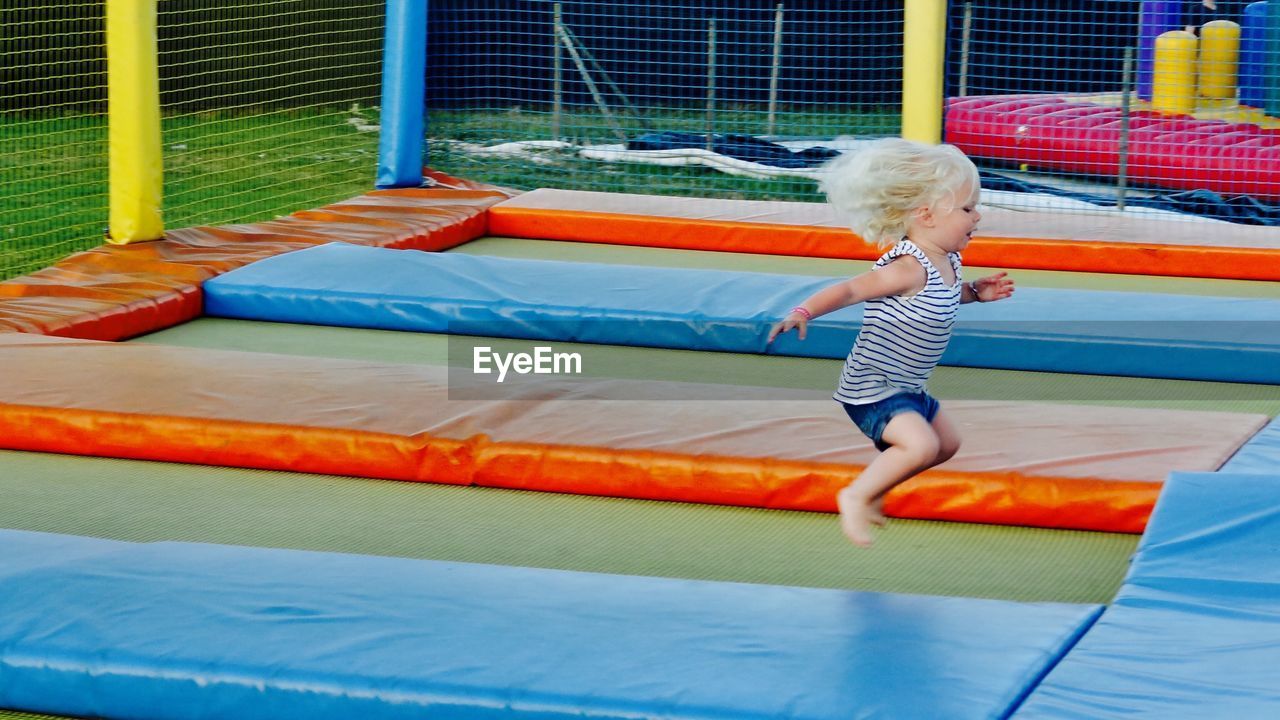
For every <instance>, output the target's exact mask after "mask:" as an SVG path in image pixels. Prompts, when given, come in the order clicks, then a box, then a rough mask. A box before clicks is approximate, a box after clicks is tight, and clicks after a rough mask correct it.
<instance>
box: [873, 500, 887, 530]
mask: <svg viewBox="0 0 1280 720" xmlns="http://www.w3.org/2000/svg"><path fill="white" fill-rule="evenodd" d="M870 520H871V524H872V525H875V526H876V527H884V526H885V525H886V524H888V522H889V518H887V517H885V514H884V496H883V495H881V496H880V497H878V498H876V499H875V500H872V501H871V515H870Z"/></svg>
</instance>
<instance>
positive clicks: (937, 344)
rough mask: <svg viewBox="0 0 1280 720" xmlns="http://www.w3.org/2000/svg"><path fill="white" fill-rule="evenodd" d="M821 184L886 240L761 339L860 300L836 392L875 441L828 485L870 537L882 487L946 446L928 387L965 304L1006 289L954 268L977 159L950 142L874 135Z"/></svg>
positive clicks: (947, 429) (850, 524)
mask: <svg viewBox="0 0 1280 720" xmlns="http://www.w3.org/2000/svg"><path fill="white" fill-rule="evenodd" d="M823 190H824V191H825V192H826V194H827V199H828V201H829V202H830V203H831V204H832V206H834V207H835V208H836V210H837V211H838V212H839V213H840V214H842V215H843V216H845V217H847V218H848V219H849V220H850V224H851V226H852V227H853V230H854V232H856V233H858V235H860V236H861V237H862V238H864V239H866V240H868V241H870V242H874V243H877V244H879V245H880V246H881V247H882V248H888V252H886V253H885V254H884V255H883V256H881V258H880V259H879V260H878V261H876V263H875V266H874V267H873V268H872V269H871V271H869V272H866V273H863V274H861V275H858V276H856V277H853V278H850V279H848V280H844V281H842V282H839V283H836V284H835V285H831V286H829V287H826V288H824V289H822V290H819V291H818V292H816V293H814V294H813V295H812V296H810V297H809V298H808V299H806V300H805V301H804V302H803V303H801V304H800V305H798V306H796V307H795V308H793V309H792V310H791V311H790V312H789V313H788V314H787V316H786V317H785V318H783V319H782V320H781V321H779V322H778V323H776V324H775V325H774V326H773V328H772V329H771V330H770V332H769V342H773V340H774V338H776V337H778V335H780V334H782V333H786V332H789V331H791V330H796V331H797V332H798V333H799V337H800V339H801V340H803V339H804V337H805V329H806V325H807V323H808V322H809V321H810V320H812V319H813V318H816V317H818V316H820V315H825V314H826V313H829V312H832V311H834V310H838V309H840V308H843V307H847V306H849V305H855V304H857V303H865V309H864V313H863V323H862V329H861V331H860V332H859V333H858V338H857V340H856V341H855V343H854V345H853V349H852V350H851V351H850V352H849V356H848V358H847V359H846V360H845V365H844V371H843V372H842V373H841V376H840V384H839V387H838V388H837V389H836V392H835V395H834V398H835V399H836V401H838V402H840V403H841V404H843V406H844V409H845V411H846V412H847V413H848V415H849V417H850V419H851V420H853V422H854V423H855V424H856V425H857V426H858V428H859V429H860V430H861V431H862V432H863V433H864V434H865V435H866V436H867V437H869V438H870V439H871V440H872V442H874V443H875V445H876V447H877V448H878V449H879V450H880V451H881V453H880V455H878V456H877V457H876V458H875V460H873V461H872V462H871V463H870V464H869V465H867V468H866V469H865V470H863V471H862V473H861V474H860V475H858V477H857V478H856V479H855V480H854V481H853V482H852V483H851V484H850V485H849V486H848V487H846V488H844V489H843V490H841V491H840V492H839V493H838V494H837V496H836V500H837V504H838V505H839V508H840V527H841V529H842V530H843V531H844V534H845V535H846V536H847V537H848V538H849V540H850V541H852V542H853V543H854V544H855V545H859V546H862V547H870V546H871V544H872V534H871V527H870V526H871V525H873V524H875V525H880V524H883V523H884V515H883V513H882V510H881V507H882V504H883V499H884V495H885V493H887V492H888V491H889V490H890V489H892V488H893V487H894V486H896V485H898V484H899V483H901V482H903V481H904V480H906V479H908V478H910V477H912V476H913V475H916V474H918V473H920V472H922V471H924V470H926V469H928V468H931V467H933V466H934V465H937V464H939V463H941V462H943V461H945V460H947V459H949V458H950V457H951V456H953V455H955V453H956V450H958V449H959V447H960V437H959V435H958V433H957V432H956V428H955V425H953V424H952V422H951V420H950V419H949V418H948V417H947V414H946V413H945V412H943V411H942V409H941V408H940V406H939V405H938V401H937V400H935V399H934V398H933V397H932V396H930V395H929V393H928V392H927V391H926V389H925V382H926V381H927V380H928V378H929V375H930V373H931V372H932V371H933V368H934V367H935V366H936V365H937V364H938V360H939V358H941V357H942V352H943V351H944V350H945V349H946V346H947V342H948V340H949V339H950V337H951V328H952V325H953V324H954V323H955V315H956V309H957V307H959V305H961V304H962V303H969V302H993V301H996V300H1002V299H1004V298H1007V297H1009V296H1010V295H1011V294H1012V293H1013V281H1012V280H1011V279H1009V278H1008V277H1006V275H1005V273H997V274H995V275H989V276H987V277H984V278H979V279H977V280H974V281H972V282H964V281H963V279H962V278H961V264H960V251H961V250H963V249H964V248H965V246H966V245H967V244H968V243H969V241H970V240H971V239H972V237H973V231H974V230H975V229H976V228H977V226H978V221H979V220H980V219H981V215H979V213H978V209H977V203H978V191H979V182H978V170H977V168H976V167H974V165H973V163H972V162H971V161H970V160H969V158H967V157H965V155H964V153H962V152H960V151H959V150H957V149H956V148H954V147H951V146H949V145H923V144H919V143H914V142H910V141H907V140H900V139H886V140H877V141H875V142H872V143H869V144H868V145H867V147H866V148H865V149H863V150H860V151H857V152H854V153H851V154H846V155H844V156H842V157H840V158H837V159H836V160H835V161H833V162H832V164H831V165H830V166H828V168H827V172H826V173H825V180H824V182H823Z"/></svg>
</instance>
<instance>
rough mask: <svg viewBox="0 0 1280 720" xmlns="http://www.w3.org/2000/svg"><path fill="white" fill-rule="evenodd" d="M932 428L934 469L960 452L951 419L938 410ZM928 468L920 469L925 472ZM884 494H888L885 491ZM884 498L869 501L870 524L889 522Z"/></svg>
mask: <svg viewBox="0 0 1280 720" xmlns="http://www.w3.org/2000/svg"><path fill="white" fill-rule="evenodd" d="M929 424H930V425H931V426H932V427H933V431H934V432H936V433H937V434H938V454H937V456H936V457H934V459H933V462H931V463H929V467H936V466H938V465H941V464H942V463H944V462H946V461H948V460H950V459H951V458H952V457H954V456H955V454H956V452H957V451H959V450H960V432H959V431H958V430H956V426H955V425H954V424H953V423H952V422H951V418H950V417H948V416H947V415H945V414H943V412H942V410H941V409H939V410H938V412H937V413H936V414H934V416H933V421H932V422H931V423H929ZM927 469H928V468H922V470H927ZM885 492H888V491H887V490H886V491H885ZM884 496H885V493H880V494H879V495H877V496H876V498H875V499H874V500H872V501H871V524H872V525H884V524H885V523H887V522H888V521H889V519H888V518H886V517H885V515H884Z"/></svg>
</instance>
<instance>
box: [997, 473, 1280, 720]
mask: <svg viewBox="0 0 1280 720" xmlns="http://www.w3.org/2000/svg"><path fill="white" fill-rule="evenodd" d="M1278 491H1280V474H1277V473H1271V474H1268V475H1245V474H1230V473H1174V474H1173V475H1171V476H1170V477H1169V479H1168V480H1167V481H1166V482H1165V484H1164V489H1163V491H1162V492H1161V495H1160V499H1159V501H1158V502H1157V503H1156V508H1155V511H1154V512H1153V514H1152V516H1151V520H1150V522H1149V523H1148V524H1147V530H1146V533H1145V535H1144V536H1143V538H1142V542H1141V544H1140V545H1139V548H1138V552H1137V554H1136V556H1135V558H1134V561H1133V565H1132V567H1131V568H1130V572H1129V575H1128V577H1127V578H1126V580H1125V583H1124V585H1123V586H1122V587H1121V589H1120V592H1119V594H1118V595H1117V596H1116V599H1115V601H1114V602H1113V603H1112V604H1111V606H1110V607H1108V608H1107V610H1106V612H1105V613H1103V615H1102V617H1101V619H1099V620H1098V622H1097V624H1095V625H1094V626H1093V628H1092V629H1090V631H1089V632H1088V633H1087V634H1086V635H1085V636H1084V638H1083V639H1081V641H1080V642H1079V644H1078V645H1076V647H1075V648H1073V649H1072V650H1071V651H1070V652H1069V653H1068V654H1067V656H1066V658H1064V659H1063V660H1062V662H1061V663H1059V664H1058V666H1057V667H1056V668H1054V670H1053V671H1052V672H1051V673H1050V674H1049V675H1048V676H1047V677H1046V678H1045V680H1044V682H1043V683H1042V684H1041V685H1040V686H1039V687H1037V688H1036V689H1035V690H1034V691H1033V692H1032V694H1031V695H1030V697H1029V698H1028V699H1027V701H1026V703H1025V704H1024V706H1023V707H1022V708H1021V710H1020V711H1019V712H1017V713H1016V714H1015V717H1017V718H1022V719H1025V720H1038V719H1041V718H1053V719H1063V720H1065V719H1068V718H1071V719H1080V720H1083V719H1086V718H1087V719H1088V720H1109V719H1111V718H1115V719H1116V720H1119V719H1120V718H1126V719H1127V718H1180V719H1182V718H1187V719H1189V720H1191V719H1198V718H1203V719H1204V720H1218V719H1219V718H1241V719H1243V718H1272V717H1276V715H1277V708H1280V662H1277V660H1278V659H1280V561H1277V557H1278V555H1277V552H1278V550H1280V506H1277V504H1276V501H1275V500H1276V495H1277V492H1278Z"/></svg>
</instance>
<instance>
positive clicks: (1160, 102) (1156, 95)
mask: <svg viewBox="0 0 1280 720" xmlns="http://www.w3.org/2000/svg"><path fill="white" fill-rule="evenodd" d="M1196 45H1197V43H1196V36H1195V35H1193V34H1192V33H1189V32H1187V31H1186V30H1170V31H1168V32H1166V33H1162V34H1161V35H1160V37H1158V38H1156V60H1155V66H1154V68H1153V69H1152V72H1151V108H1152V109H1153V110H1158V111H1160V112H1166V113H1177V114H1179V115H1190V114H1191V113H1193V112H1195V109H1196Z"/></svg>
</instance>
